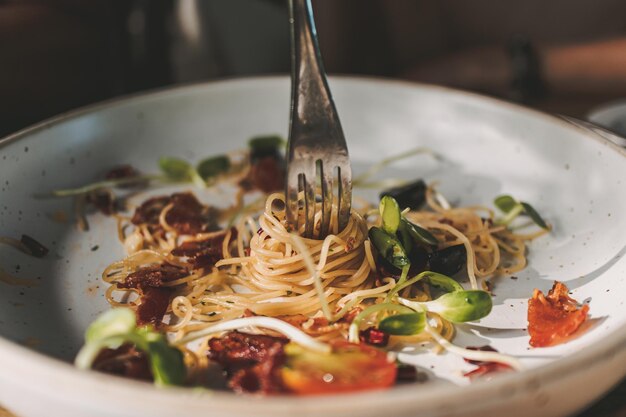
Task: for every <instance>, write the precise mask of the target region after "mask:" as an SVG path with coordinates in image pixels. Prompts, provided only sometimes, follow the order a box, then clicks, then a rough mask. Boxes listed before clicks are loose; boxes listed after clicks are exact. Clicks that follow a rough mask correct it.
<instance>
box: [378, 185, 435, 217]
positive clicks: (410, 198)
mask: <svg viewBox="0 0 626 417" xmlns="http://www.w3.org/2000/svg"><path fill="white" fill-rule="evenodd" d="M426 188H427V187H426V183H425V182H424V180H417V181H415V182H412V183H410V184H407V185H403V186H401V187H395V188H390V189H389V190H385V191H383V192H382V193H380V197H379V198H381V199H382V198H383V197H384V196H386V195H388V196H390V197H393V198H395V199H396V201H397V202H398V205H399V206H400V209H401V210H404V209H405V208H407V207H409V208H410V209H411V210H419V209H420V208H421V207H422V206H423V205H424V203H425V202H426Z"/></svg>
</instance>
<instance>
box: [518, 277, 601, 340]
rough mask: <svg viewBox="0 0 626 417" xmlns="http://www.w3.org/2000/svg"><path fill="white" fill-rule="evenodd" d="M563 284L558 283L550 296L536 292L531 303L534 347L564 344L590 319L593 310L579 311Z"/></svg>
mask: <svg viewBox="0 0 626 417" xmlns="http://www.w3.org/2000/svg"><path fill="white" fill-rule="evenodd" d="M568 292H569V290H568V288H567V286H565V284H563V283H562V282H558V281H554V285H553V286H552V289H550V291H549V292H548V295H547V296H544V294H543V293H542V292H541V291H539V290H538V289H535V291H534V293H533V297H532V298H531V299H529V300H528V333H529V334H530V345H531V346H533V347H545V346H554V345H558V344H559V343H563V342H565V341H566V340H567V338H568V337H569V336H571V335H572V334H573V333H574V332H576V330H578V329H579V328H580V326H581V325H582V324H583V323H584V322H585V320H586V319H587V314H588V312H589V306H588V305H587V304H585V305H583V306H582V307H579V305H578V302H577V301H576V300H574V299H573V298H572V297H570V296H569V294H568Z"/></svg>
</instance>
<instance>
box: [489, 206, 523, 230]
mask: <svg viewBox="0 0 626 417" xmlns="http://www.w3.org/2000/svg"><path fill="white" fill-rule="evenodd" d="M523 212H524V206H522V205H521V204H517V205H516V206H515V207H513V209H511V211H509V212H508V213H507V214H506V216H504V217H503V218H501V219H500V220H498V221H497V222H496V223H497V224H499V225H502V226H508V225H509V224H510V223H511V222H512V221H513V220H515V218H516V217H517V216H519V215H520V214H522V213H523Z"/></svg>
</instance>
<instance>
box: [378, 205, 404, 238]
mask: <svg viewBox="0 0 626 417" xmlns="http://www.w3.org/2000/svg"><path fill="white" fill-rule="evenodd" d="M378 208H379V210H380V217H381V219H382V229H383V230H384V231H385V232H387V233H389V234H390V235H395V234H396V232H397V231H398V226H400V218H401V214H400V206H398V202H397V201H396V199H395V198H393V197H390V196H384V197H383V198H381V199H380V204H379V207H378Z"/></svg>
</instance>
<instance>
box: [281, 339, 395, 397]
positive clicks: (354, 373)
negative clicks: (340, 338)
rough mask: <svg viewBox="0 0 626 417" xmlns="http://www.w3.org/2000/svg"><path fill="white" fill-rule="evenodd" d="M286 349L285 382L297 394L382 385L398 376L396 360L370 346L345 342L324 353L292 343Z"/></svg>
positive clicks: (323, 392) (360, 388)
mask: <svg viewBox="0 0 626 417" xmlns="http://www.w3.org/2000/svg"><path fill="white" fill-rule="evenodd" d="M285 352H286V354H287V362H286V365H285V367H284V368H283V369H282V378H283V384H284V385H285V387H286V388H287V389H289V390H290V391H292V392H294V393H295V394H298V395H314V394H330V393H340V392H351V391H363V390H371V389H381V388H386V387H389V386H391V385H393V384H394V382H395V380H396V372H397V369H396V364H395V363H394V362H393V361H389V359H388V358H387V353H386V352H384V351H381V350H378V349H376V348H373V347H370V346H365V345H362V344H353V343H348V342H342V343H337V344H335V345H333V352H332V353H329V354H324V353H317V352H313V351H310V350H307V349H305V348H303V347H301V346H299V345H296V344H295V343H289V344H288V345H287V346H286V347H285Z"/></svg>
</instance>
